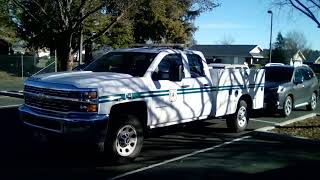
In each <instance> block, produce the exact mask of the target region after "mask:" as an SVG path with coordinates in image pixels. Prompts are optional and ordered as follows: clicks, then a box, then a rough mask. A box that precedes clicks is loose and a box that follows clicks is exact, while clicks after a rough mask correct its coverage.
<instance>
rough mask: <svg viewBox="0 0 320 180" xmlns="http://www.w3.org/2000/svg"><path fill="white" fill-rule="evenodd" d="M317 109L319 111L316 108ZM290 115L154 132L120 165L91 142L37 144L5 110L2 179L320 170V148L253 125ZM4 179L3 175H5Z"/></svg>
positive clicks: (0, 112)
mask: <svg viewBox="0 0 320 180" xmlns="http://www.w3.org/2000/svg"><path fill="white" fill-rule="evenodd" d="M316 112H320V109H319V108H317V110H316ZM308 113H310V112H308V111H304V110H302V109H301V110H298V111H294V112H293V114H292V116H291V117H290V118H279V117H273V116H268V115H266V114H264V113H263V112H257V113H256V114H255V116H254V117H253V119H252V121H251V122H250V125H249V128H248V130H247V131H245V132H242V133H231V132H229V131H228V129H227V128H226V125H225V122H224V120H222V119H215V120H206V121H203V122H196V123H189V124H186V125H179V126H174V127H170V128H161V129H157V130H156V131H153V132H152V133H151V135H150V137H149V138H147V139H146V141H145V144H144V147H143V149H142V152H141V156H140V157H139V158H138V159H137V160H136V161H135V162H133V163H130V164H126V165H116V164H114V163H112V162H108V160H106V159H103V157H102V156H101V154H99V153H97V152H95V151H94V150H92V149H90V148H88V147H86V146H75V145H73V146H70V145H67V144H56V143H51V144H44V145H41V144H40V145H39V144H35V143H32V142H31V141H29V139H28V138H27V137H26V135H25V134H24V133H23V132H24V131H23V130H22V129H20V128H19V126H18V115H17V109H16V108H5V109H0V117H1V118H0V119H1V121H2V125H1V127H0V135H1V136H0V142H1V148H0V164H1V169H0V171H1V173H0V178H1V177H4V178H6V179H16V178H24V179H26V178H32V179H112V178H113V179H150V178H152V179H166V178H167V179H182V178H183V179H213V178H220V179H231V178H246V179H247V178H257V177H258V178H259V179H261V178H263V179H270V178H277V179H278V178H282V177H283V178H288V177H291V176H292V177H294V178H296V177H299V176H301V177H303V178H306V177H309V176H310V177H311V176H312V175H318V174H317V169H316V168H318V167H319V165H320V151H319V150H320V147H319V146H305V145H304V146H303V145H297V144H289V143H285V142H277V141H269V140H263V139H256V138H255V137H252V136H251V132H252V130H254V129H257V128H260V127H264V126H269V125H271V124H272V123H277V122H283V121H286V120H288V119H291V118H294V117H299V116H302V115H305V114H308ZM4 178H1V179H4Z"/></svg>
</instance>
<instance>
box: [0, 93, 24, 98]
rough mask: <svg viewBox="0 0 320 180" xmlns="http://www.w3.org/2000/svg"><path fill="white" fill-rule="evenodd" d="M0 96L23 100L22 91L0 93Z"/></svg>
mask: <svg viewBox="0 0 320 180" xmlns="http://www.w3.org/2000/svg"><path fill="white" fill-rule="evenodd" d="M0 95H2V96H8V97H14V98H21V99H23V98H24V97H23V91H0Z"/></svg>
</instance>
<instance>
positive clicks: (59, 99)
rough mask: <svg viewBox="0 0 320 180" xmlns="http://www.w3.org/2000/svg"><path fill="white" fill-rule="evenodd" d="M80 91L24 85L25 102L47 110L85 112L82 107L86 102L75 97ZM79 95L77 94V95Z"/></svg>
mask: <svg viewBox="0 0 320 180" xmlns="http://www.w3.org/2000/svg"><path fill="white" fill-rule="evenodd" d="M77 93H80V92H75V91H63V90H54V89H47V88H39V87H33V86H25V88H24V100H25V104H26V105H29V106H32V107H35V108H40V109H43V110H49V111H58V112H86V111H85V109H84V108H82V107H84V106H85V105H86V104H88V102H83V101H81V100H79V99H75V98H73V97H76V96H77V95H78V94H77ZM78 96H79V95H78Z"/></svg>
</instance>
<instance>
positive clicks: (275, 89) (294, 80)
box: [263, 64, 319, 116]
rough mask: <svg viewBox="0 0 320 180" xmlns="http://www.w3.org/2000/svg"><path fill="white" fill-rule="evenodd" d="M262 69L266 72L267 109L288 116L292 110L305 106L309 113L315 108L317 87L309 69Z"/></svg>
mask: <svg viewBox="0 0 320 180" xmlns="http://www.w3.org/2000/svg"><path fill="white" fill-rule="evenodd" d="M263 69H265V72H266V74H265V77H266V82H265V95H264V103H265V107H266V108H267V109H269V110H277V111H279V112H280V114H281V115H283V116H289V115H290V113H291V111H292V109H293V108H298V107H302V106H306V107H307V109H308V110H310V111H312V110H314V109H315V108H316V106H317V99H318V95H319V85H318V80H317V77H316V76H315V74H314V72H313V71H312V69H311V68H309V67H308V66H306V65H302V66H299V67H293V66H288V65H282V64H274V65H272V64H267V65H266V66H265V67H263Z"/></svg>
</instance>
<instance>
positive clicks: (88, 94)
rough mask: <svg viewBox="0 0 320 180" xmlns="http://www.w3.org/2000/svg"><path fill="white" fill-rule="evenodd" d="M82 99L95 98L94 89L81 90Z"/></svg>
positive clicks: (96, 94)
mask: <svg viewBox="0 0 320 180" xmlns="http://www.w3.org/2000/svg"><path fill="white" fill-rule="evenodd" d="M81 97H82V99H97V97H98V93H97V92H96V91H88V92H81Z"/></svg>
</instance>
